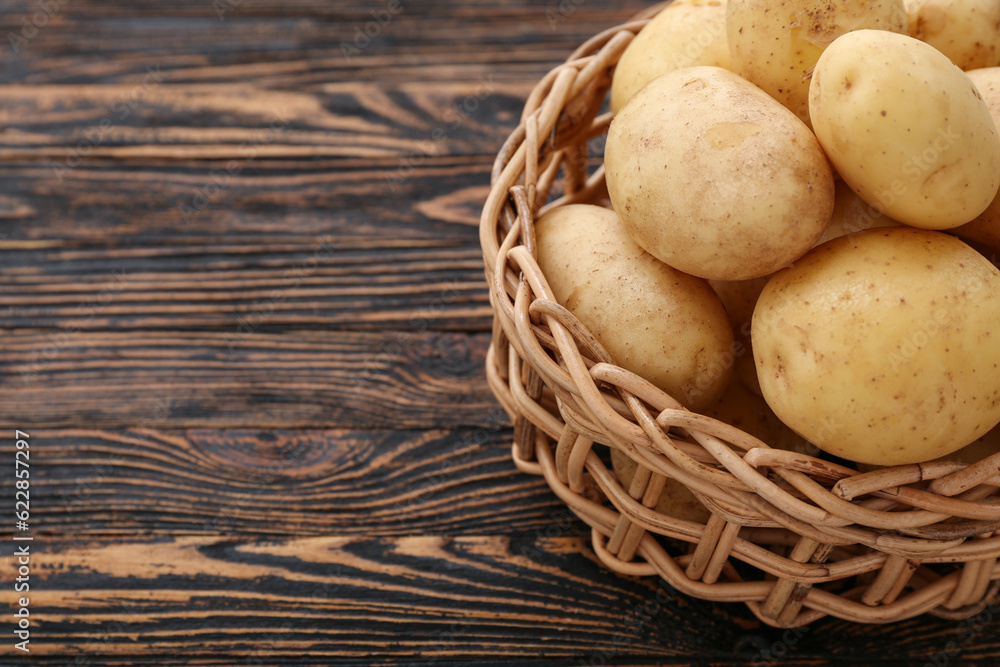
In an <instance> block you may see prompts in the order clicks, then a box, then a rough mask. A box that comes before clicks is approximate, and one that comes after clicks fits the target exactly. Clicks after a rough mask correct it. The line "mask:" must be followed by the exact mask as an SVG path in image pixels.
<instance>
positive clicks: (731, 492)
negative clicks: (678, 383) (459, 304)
mask: <svg viewBox="0 0 1000 667" xmlns="http://www.w3.org/2000/svg"><path fill="white" fill-rule="evenodd" d="M657 9H658V8H653V9H651V10H650V11H649V12H647V14H646V15H645V16H643V15H640V16H639V17H637V18H636V19H635V20H634V21H632V22H629V23H627V24H625V25H621V26H619V27H616V28H614V29H611V30H608V31H605V32H603V33H601V34H599V35H596V36H595V37H593V38H592V39H590V40H589V41H587V42H586V43H585V44H583V45H582V46H581V47H580V48H579V49H577V50H576V51H575V52H574V53H573V54H572V55H571V56H570V57H569V59H568V60H567V61H566V62H565V63H564V64H562V65H560V66H559V67H556V68H555V69H553V70H552V71H551V72H549V73H548V74H547V75H546V76H545V77H544V78H543V79H542V80H541V82H539V84H538V85H537V86H536V87H535V89H534V91H533V92H532V93H531V95H530V96H529V98H528V100H527V102H526V104H525V108H524V112H523V114H522V116H521V122H520V124H519V125H518V127H517V129H516V130H515V131H514V132H513V134H511V136H510V137H509V138H508V139H507V141H506V143H505V144H504V146H503V147H502V149H501V150H500V153H499V155H498V156H497V159H496V162H495V164H494V166H493V172H492V188H491V191H490V194H489V197H488V199H487V201H486V203H485V206H484V209H483V213H482V218H481V223H480V240H481V243H482V248H483V255H484V260H485V268H486V277H487V281H488V283H489V286H490V301H491V304H492V306H493V310H494V315H495V316H494V326H493V344H492V346H491V348H490V351H489V353H488V356H487V362H486V365H487V376H488V379H489V383H490V387H491V388H492V390H493V392H494V393H495V394H496V396H497V398H498V400H499V401H500V403H501V404H502V405H503V407H504V409H505V410H506V411H507V412H508V414H509V415H510V417H511V419H512V421H513V423H514V444H513V458H514V462H515V464H516V465H517V467H518V468H519V469H520V470H522V471H524V472H527V473H530V474H535V475H541V476H543V477H544V478H545V481H546V482H547V483H548V484H549V486H550V487H551V488H552V490H553V491H554V492H555V493H556V495H558V496H559V498H561V499H562V501H563V502H565V503H566V505H567V506H568V507H569V508H570V509H571V510H572V511H573V512H574V513H575V514H576V515H577V516H578V517H580V519H582V520H583V521H584V522H586V523H587V524H588V525H589V526H590V527H591V529H592V542H593V548H594V550H595V552H596V554H597V556H598V557H599V558H600V559H601V561H602V562H603V563H604V564H605V565H606V566H607V567H608V568H610V569H612V570H614V571H615V572H619V573H622V574H628V575H640V576H656V575H658V576H660V577H662V578H663V579H664V580H665V581H666V582H667V583H669V584H670V585H671V586H673V587H674V588H676V589H677V590H679V591H681V592H682V593H685V594H687V595H690V596H693V597H697V598H703V599H706V600H725V601H731V602H736V601H740V602H744V603H746V605H747V606H748V607H749V608H750V610H751V611H752V612H753V613H754V614H755V615H756V616H757V617H758V618H759V619H760V620H761V621H763V622H764V623H767V624H769V625H772V626H776V627H797V626H802V625H805V624H807V623H811V622H812V621H815V620H817V619H819V618H822V617H823V616H826V615H831V616H835V617H837V618H841V619H846V620H850V621H856V622H862V623H889V622H893V621H898V620H902V619H906V618H911V617H914V616H918V615H920V614H923V613H931V614H934V615H937V616H941V617H944V618H949V619H961V618H966V617H969V616H972V615H975V614H977V613H979V612H980V611H982V610H983V609H984V608H985V607H986V605H988V604H990V603H991V602H992V600H993V599H994V598H995V597H996V595H997V591H998V588H1000V582H998V581H996V580H998V579H1000V566H998V564H997V557H998V556H1000V534H997V535H996V536H994V531H997V530H998V529H1000V495H998V493H997V491H998V487H1000V454H998V455H994V456H991V457H989V458H988V459H985V460H982V461H979V462H978V463H975V464H973V465H966V464H961V463H951V462H948V463H940V462H937V463H925V464H919V465H904V466H895V467H891V468H884V469H881V470H877V471H875V472H868V473H864V474H861V473H859V472H858V471H856V470H853V469H851V468H848V467H845V466H842V465H838V464H836V463H832V462H829V461H826V460H822V459H820V458H815V457H812V456H807V455H804V454H799V453H795V452H789V451H783V450H779V449H772V448H770V447H769V446H768V445H767V444H765V443H763V442H761V441H759V440H757V439H756V438H754V437H753V436H751V435H748V434H747V433H745V432H743V431H741V430H739V429H737V428H735V427H733V426H730V425H728V424H725V423H722V422H720V421H717V420H715V419H711V418H709V417H706V416H703V415H699V414H696V413H693V412H689V411H687V410H685V409H684V408H683V407H682V406H681V404H680V403H679V402H678V401H677V400H675V399H674V398H673V397H671V396H669V395H668V394H666V393H664V392H663V391H661V390H659V389H657V388H655V387H653V386H652V385H651V384H649V383H648V382H646V381H645V380H643V379H641V378H639V377H638V376H636V375H634V374H633V373H630V372H629V371H626V370H624V369H622V368H620V367H618V366H616V365H615V364H614V363H613V361H612V360H611V359H610V357H609V356H608V355H607V353H606V352H605V351H604V350H603V349H602V347H601V345H600V343H599V342H598V341H597V340H596V338H595V337H594V336H593V335H592V334H591V333H590V332H588V331H587V329H586V328H585V327H584V326H583V325H582V324H581V323H580V322H579V321H578V320H576V319H575V318H574V316H573V315H572V314H571V313H570V312H568V311H567V310H566V309H565V308H563V307H561V306H560V305H559V304H558V303H556V302H555V301H554V300H553V297H552V292H551V290H550V288H549V286H548V284H547V283H546V279H545V276H544V275H543V274H542V272H541V271H540V270H539V268H538V264H537V263H536V261H535V258H534V254H533V253H534V241H533V238H534V234H533V220H534V219H535V218H536V217H537V216H539V215H540V214H541V213H544V212H545V211H548V210H551V209H553V208H555V207H558V206H565V205H567V204H572V203H602V202H603V203H606V201H607V189H606V185H605V181H604V173H603V167H601V166H600V165H599V164H595V163H597V162H599V160H597V159H595V158H593V157H588V144H591V143H592V142H593V141H595V140H598V141H599V140H600V138H601V137H602V136H603V135H604V134H605V133H606V132H607V129H608V126H609V124H610V122H611V115H610V114H608V113H604V114H602V113H601V109H602V105H603V103H604V98H605V96H606V94H607V92H608V89H609V87H610V83H611V73H612V72H613V70H614V66H615V64H616V63H617V61H618V58H619V57H620V56H621V54H622V51H623V50H624V49H625V47H626V46H628V44H629V42H630V41H631V40H632V39H633V37H634V36H635V34H636V33H637V32H638V31H639V30H641V29H642V27H643V26H644V25H645V24H646V23H647V22H648V18H649V16H652V15H653V14H654V13H655V11H656V10H657ZM612 447H613V448H617V449H619V450H621V451H622V452H624V453H625V454H626V455H627V456H628V457H629V458H631V459H632V460H634V461H635V462H636V463H637V465H638V468H637V470H638V472H637V473H636V474H635V476H634V479H633V481H632V483H631V485H630V487H629V488H625V487H623V486H622V485H621V483H620V482H619V480H618V478H617V476H616V475H615V473H614V472H613V471H612V470H611V469H610V468H609V465H608V463H607V460H608V456H607V454H608V453H609V450H608V448H612ZM666 478H673V479H675V480H679V481H680V482H681V483H683V484H684V485H685V486H686V487H687V488H688V489H690V490H691V491H692V492H693V493H694V494H695V495H696V496H697V497H698V499H699V500H701V502H702V503H703V504H704V505H705V507H706V508H708V510H709V511H710V512H711V515H710V518H709V519H708V520H707V522H705V523H696V522H692V521H687V520H682V519H678V518H674V517H671V516H667V515H664V514H662V513H660V512H658V511H657V510H656V509H655V506H656V502H657V499H658V497H659V495H660V492H661V490H662V488H663V485H664V483H665V480H666Z"/></svg>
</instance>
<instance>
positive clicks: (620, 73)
mask: <svg viewBox="0 0 1000 667" xmlns="http://www.w3.org/2000/svg"><path fill="white" fill-rule="evenodd" d="M694 65H711V66H713V67H722V68H724V69H729V68H730V59H729V42H728V41H727V40H726V0H675V2H673V3H671V4H670V5H668V6H667V7H666V8H664V9H663V11H661V12H660V13H659V14H657V15H656V16H654V17H653V18H652V19H651V20H650V22H649V23H647V24H646V27H644V28H643V29H642V30H641V31H640V32H639V34H638V35H636V36H635V39H633V40H632V43H631V44H629V45H628V48H626V49H625V52H624V53H623V54H622V57H621V58H620V59H619V60H618V65H617V66H616V67H615V74H614V78H613V79H612V82H611V110H612V111H613V112H615V113H617V112H618V111H619V110H620V109H621V108H622V107H624V106H625V103H626V102H628V101H629V99H631V97H632V96H633V95H634V94H635V93H636V92H638V91H639V89H641V88H642V87H643V86H645V85H646V84H647V83H649V82H650V81H652V80H653V79H655V78H656V77H658V76H661V75H663V74H666V73H667V72H672V71H673V70H675V69H682V68H684V67H692V66H694Z"/></svg>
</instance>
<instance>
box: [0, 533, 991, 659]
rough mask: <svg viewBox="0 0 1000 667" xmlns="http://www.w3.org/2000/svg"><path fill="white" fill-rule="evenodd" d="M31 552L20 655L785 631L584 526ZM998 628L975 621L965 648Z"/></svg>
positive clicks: (521, 654) (905, 655) (491, 655)
mask: <svg viewBox="0 0 1000 667" xmlns="http://www.w3.org/2000/svg"><path fill="white" fill-rule="evenodd" d="M32 558H33V560H34V562H36V563H37V565H36V567H37V570H36V572H37V575H36V578H35V579H33V580H32V584H33V586H32V590H31V594H32V595H31V599H32V616H33V617H34V618H35V620H36V623H37V624H38V628H39V630H38V638H37V644H35V643H34V642H33V643H32V651H33V654H35V656H42V655H49V656H55V655H61V656H66V657H70V656H77V655H80V656H86V659H89V660H90V662H89V663H86V662H85V663H84V664H95V665H98V664H104V662H103V658H104V656H121V655H123V654H127V655H129V656H145V655H150V654H156V655H162V654H164V653H173V654H175V655H181V654H183V655H184V656H185V657H186V658H202V659H211V658H216V659H217V658H220V657H229V658H230V659H231V660H232V661H233V662H232V663H231V664H254V663H253V662H249V661H250V660H254V659H257V660H260V661H262V662H263V663H264V664H267V663H269V662H271V661H274V662H277V661H278V660H284V661H285V662H284V664H288V663H289V662H291V661H292V659H295V658H297V657H298V656H303V655H307V656H309V657H310V658H312V659H324V660H327V661H329V662H330V663H331V664H341V663H340V661H341V660H343V661H344V664H350V663H351V662H353V663H354V664H358V663H361V662H364V661H367V660H371V662H369V663H368V664H390V661H391V660H397V661H399V662H401V663H404V664H411V661H414V662H415V663H416V664H433V663H437V662H441V661H444V662H445V664H462V663H464V664H540V659H541V658H554V659H556V662H555V663H547V664H584V665H588V664H595V665H596V664H605V663H606V662H612V661H613V662H612V664H642V663H645V664H650V662H649V660H650V659H651V658H652V659H656V660H658V661H661V664H691V663H694V664H729V665H735V664H765V663H766V662H767V661H766V660H762V659H761V658H760V650H761V647H764V646H773V645H774V644H776V643H781V642H782V640H783V636H784V635H785V632H784V631H781V630H774V629H771V628H767V627H762V626H760V625H759V623H758V622H757V621H756V620H754V619H753V618H752V616H750V614H749V612H748V611H747V610H746V609H745V608H743V607H742V605H736V604H730V605H723V604H713V603H708V602H703V601H695V600H689V599H686V598H683V597H681V596H678V595H676V594H675V593H674V592H673V591H671V590H668V589H664V588H660V587H658V586H657V585H656V584H655V583H654V582H652V581H651V580H647V579H630V578H623V577H617V576H610V575H608V574H607V573H606V572H604V571H603V570H602V569H601V567H600V565H599V564H597V563H595V562H594V560H593V555H592V553H591V552H590V549H589V546H588V545H587V544H586V540H584V539H582V538H576V537H563V536H558V535H556V536H553V537H538V536H535V535H523V534H522V535H517V534H514V535H509V536H481V537H456V538H448V537H434V536H412V537H398V538H382V539H364V538H346V537H340V536H332V537H315V538H297V539H287V540H232V539H219V538H211V537H176V538H161V539H132V540H128V541H123V540H117V539H115V540H111V539H106V540H89V539H77V540H74V541H72V542H65V541H55V540H51V541H50V540H38V541H35V542H34V543H33V544H32ZM7 560H8V561H9V560H10V559H9V557H8V558H7ZM5 566H7V567H9V563H5ZM957 628H958V624H956V623H954V622H946V621H920V622H917V621H909V622H905V623H901V624H896V625H893V626H890V627H888V628H879V627H873V626H860V625H856V624H850V623H841V622H834V621H821V622H819V623H818V624H816V625H814V626H812V627H811V628H810V630H808V631H806V632H804V633H800V635H799V636H797V637H795V639H794V642H792V641H791V639H792V636H791V635H789V636H788V637H787V639H788V641H787V642H786V644H791V645H786V647H785V650H786V651H787V657H789V658H791V661H790V662H791V664H809V663H812V664H831V662H828V660H832V661H840V662H841V664H846V662H847V661H848V660H853V661H854V664H863V665H890V664H897V665H898V664H910V665H922V664H924V661H927V660H928V659H929V656H931V655H933V654H934V653H935V652H936V651H938V650H941V649H942V648H943V647H944V645H945V644H946V643H947V642H948V641H954V640H956V639H957V638H960V637H961V636H962V635H961V634H960V633H959V632H958V631H957ZM982 634H983V631H981V632H980V635H982ZM876 638H877V641H876ZM996 640H997V637H996V634H995V632H994V633H992V634H991V635H990V636H989V637H979V638H978V648H973V649H972V650H970V649H968V648H966V649H965V650H966V651H969V652H968V653H966V654H964V656H963V657H964V658H965V660H963V662H962V663H961V664H967V661H969V660H971V659H973V658H974V657H975V654H976V652H979V651H984V650H989V649H992V650H995V649H996ZM963 653H964V651H963ZM692 656H698V660H697V661H693V660H691V657H692ZM482 657H486V660H484V661H483V663H480V662H479V659H480V658H482ZM490 659H492V663H491V662H490ZM504 661H509V662H504ZM653 664H656V663H653ZM773 664H788V663H786V662H785V661H784V660H781V661H780V662H779V661H774V663H773Z"/></svg>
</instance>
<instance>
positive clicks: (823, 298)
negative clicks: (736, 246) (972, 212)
mask: <svg viewBox="0 0 1000 667" xmlns="http://www.w3.org/2000/svg"><path fill="white" fill-rule="evenodd" d="M998 321H1000V270H998V269H997V268H996V267H994V266H993V265H992V264H990V263H989V262H988V261H987V260H986V259H985V258H983V257H982V256H981V255H980V254H979V253H977V252H976V251H974V250H972V249H971V248H970V247H969V246H967V245H965V244H964V243H962V242H961V241H959V240H958V239H956V238H955V237H953V236H949V235H947V234H942V233H940V232H932V231H926V230H919V229H910V228H906V227H890V228H886V229H871V230H868V231H864V232H860V233H858V234H855V235H853V236H842V237H840V238H838V239H834V240H833V241H829V242H827V243H824V244H823V245H821V246H819V247H818V248H816V249H815V250H813V251H812V252H810V253H809V254H808V255H806V256H805V257H804V258H802V260H801V261H800V262H798V263H797V264H796V265H795V266H794V267H792V268H789V269H786V270H784V271H781V272H780V273H778V274H776V275H775V276H774V277H773V278H772V279H771V281H770V282H769V283H768V284H767V287H765V288H764V292H763V293H762V294H761V296H760V300H759V301H758V302H757V308H756V309H755V310H754V315H753V328H752V336H753V341H754V360H755V362H756V364H757V372H758V375H759V377H760V385H761V389H762V390H763V392H764V398H765V399H766V400H767V402H768V405H770V406H771V408H772V409H773V410H774V412H775V414H777V415H778V417H780V418H781V420H782V421H783V422H784V423H785V424H787V425H788V426H790V427H791V428H792V429H794V430H795V431H796V432H798V433H799V434H801V435H802V436H803V437H804V438H806V439H807V440H809V441H810V442H811V443H813V444H814V445H816V446H818V447H820V448H821V449H823V450H825V451H827V452H830V453H831V454H835V455H837V456H841V457H843V458H845V459H849V460H851V461H858V462H861V463H873V464H876V465H897V464H903V463H917V462H921V461H929V460H931V459H935V458H937V457H939V456H944V455H946V454H948V453H950V452H953V451H956V450H958V449H961V448H962V447H965V446H966V445H968V444H969V443H971V442H973V441H974V440H975V439H976V438H979V437H981V436H982V435H983V434H984V433H986V432H987V431H989V430H990V429H991V428H993V427H994V426H996V425H997V423H998V422H1000V382H998V380H997V378H998V377H1000V332H998V331H996V323H997V322H998Z"/></svg>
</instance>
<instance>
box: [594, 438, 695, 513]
mask: <svg viewBox="0 0 1000 667" xmlns="http://www.w3.org/2000/svg"><path fill="white" fill-rule="evenodd" d="M611 465H612V466H614V469H615V474H616V475H617V476H618V479H619V481H621V483H622V486H623V487H625V490H626V491H628V487H629V485H630V484H632V478H633V477H635V470H636V468H637V467H638V466H637V464H636V462H635V461H633V460H632V459H631V457H629V455H628V454H625V453H624V452H622V451H621V450H618V449H615V448H614V447H612V448H611ZM654 509H655V510H656V511H657V512H658V513H660V514H664V515H666V516H672V517H674V518H677V519H683V520H685V521H694V522H695V523H702V524H704V523H707V522H708V519H709V517H711V516H712V513H711V512H709V511H708V509H707V508H706V507H705V506H704V505H702V504H701V501H700V500H698V497H697V496H696V495H694V494H693V493H691V491H690V490H689V489H688V488H687V487H686V486H684V484H683V483H681V482H678V481H677V480H676V479H672V478H670V477H668V478H667V481H666V483H665V484H664V485H663V491H662V492H660V498H659V500H657V501H656V505H655V507H654Z"/></svg>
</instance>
